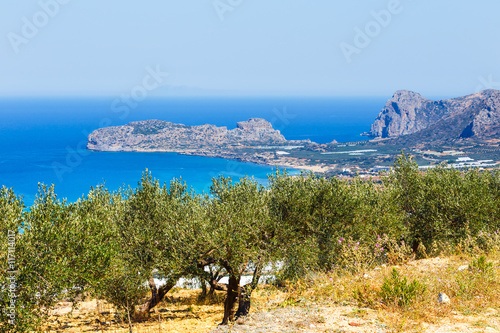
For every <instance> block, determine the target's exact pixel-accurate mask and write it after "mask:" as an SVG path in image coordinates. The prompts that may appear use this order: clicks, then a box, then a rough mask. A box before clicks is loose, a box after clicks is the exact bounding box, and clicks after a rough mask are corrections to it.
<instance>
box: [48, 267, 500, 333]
mask: <svg viewBox="0 0 500 333" xmlns="http://www.w3.org/2000/svg"><path fill="white" fill-rule="evenodd" d="M459 264H460V263H457V262H453V263H451V262H450V259H449V258H433V259H426V260H419V261H414V262H410V263H409V264H408V265H407V266H406V269H409V270H413V271H415V272H431V274H439V272H441V271H443V270H444V269H446V268H447V267H451V265H454V266H453V267H455V266H457V265H459ZM377 274H382V273H381V269H380V268H378V270H374V271H372V272H369V273H368V274H367V275H365V276H368V277H369V278H370V276H373V277H374V276H375V275H377ZM198 294H199V291H193V290H177V291H175V292H174V293H172V294H169V296H168V300H166V301H165V302H162V304H161V305H160V306H159V307H158V308H156V309H155V310H154V312H153V313H152V314H151V319H150V320H149V321H147V322H144V323H140V324H134V327H133V331H134V332H138V333H143V332H144V333H145V332H151V333H153V332H179V333H187V332H193V333H195V332H211V333H219V332H220V333H222V332H224V333H225V332H262V333H264V332H338V333H341V332H367V333H372V332H373V333H379V332H380V333H382V332H388V333H389V332H399V331H400V330H398V329H397V328H396V327H397V325H394V323H395V322H396V324H398V323H397V319H396V320H395V319H394V314H392V313H389V312H384V311H382V310H372V309H368V308H360V307H357V306H355V305H353V304H347V303H333V302H332V303H325V302H315V301H310V302H304V303H302V304H301V305H295V306H287V305H286V304H285V303H284V299H285V294H283V293H280V292H279V291H274V292H272V293H267V292H264V291H259V290H257V291H256V292H255V293H254V296H253V305H252V312H251V314H250V315H249V316H248V317H246V318H242V319H239V320H238V321H237V322H236V323H234V324H233V325H232V326H229V327H218V324H219V323H220V322H221V320H222V316H223V304H222V301H223V297H224V296H223V295H222V294H218V296H217V298H218V299H216V300H213V301H212V303H210V304H200V303H199V302H196V298H197V296H198ZM193 304H197V305H193ZM499 310H500V309H494V308H488V307H485V308H484V309H483V311H481V313H477V312H474V313H473V314H470V315H464V314H462V313H458V312H456V311H451V310H450V311H448V312H447V313H448V314H447V315H446V316H443V317H441V318H436V319H435V320H434V321H433V322H432V323H425V322H423V323H421V324H420V325H419V326H418V327H416V328H415V327H414V328H412V329H411V330H410V332H429V333H431V332H433V333H434V332H438V333H447V332H450V333H451V332H500V312H499ZM391 316H392V317H391ZM388 323H391V324H388ZM402 324H404V323H402ZM402 326H404V325H402ZM44 331H45V332H128V331H129V329H128V325H127V324H126V323H124V322H118V320H117V318H116V316H115V312H114V310H113V308H112V306H110V305H108V304H106V303H105V302H103V301H96V300H92V301H87V302H82V303H80V304H79V305H78V306H77V307H76V308H73V307H72V304H71V303H67V302H66V303H65V302H61V303H59V304H58V306H57V307H56V308H55V309H54V310H53V311H52V313H51V317H50V319H49V321H48V322H47V323H46V326H45V327H44Z"/></svg>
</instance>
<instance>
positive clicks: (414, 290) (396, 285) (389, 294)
mask: <svg viewBox="0 0 500 333" xmlns="http://www.w3.org/2000/svg"><path fill="white" fill-rule="evenodd" d="M425 290H426V286H425V285H424V284H422V283H420V282H418V281H417V280H413V281H412V282H411V283H409V282H408V280H407V279H406V277H401V275H399V272H398V271H397V270H396V269H395V268H394V269H393V270H392V272H391V275H390V277H389V278H387V277H385V278H384V283H383V285H382V288H381V291H380V296H381V297H382V300H383V301H384V303H385V304H387V305H393V304H394V305H397V306H399V307H405V308H406V307H408V306H409V305H411V304H412V303H413V302H414V301H415V299H416V298H417V297H418V296H419V295H420V294H422V293H424V292H425Z"/></svg>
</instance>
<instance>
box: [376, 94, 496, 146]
mask: <svg viewBox="0 0 500 333" xmlns="http://www.w3.org/2000/svg"><path fill="white" fill-rule="evenodd" d="M369 134H370V135H371V136H373V137H378V138H399V139H400V140H398V141H423V142H431V141H441V142H449V141H465V140H467V139H475V140H489V139H500V91H499V90H493V89H489V90H484V91H482V92H479V93H476V94H472V95H468V96H465V97H459V98H453V99H446V100H439V101H433V100H429V99H426V98H424V97H422V96H421V95H420V94H418V93H415V92H412V91H407V90H400V91H397V92H396V93H395V94H394V96H393V97H392V98H391V99H390V100H388V101H387V103H386V105H385V107H384V108H383V109H382V111H381V112H380V114H379V115H378V117H377V119H376V120H375V122H374V123H373V124H372V126H371V131H370V132H369Z"/></svg>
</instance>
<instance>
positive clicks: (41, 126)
mask: <svg viewBox="0 0 500 333" xmlns="http://www.w3.org/2000/svg"><path fill="white" fill-rule="evenodd" d="M115 100H116V99H115V98H102V97H101V98H85V99H82V98H78V99H73V98H64V99H60V98H54V99H50V98H43V99H41V98H31V99H15V98H10V99H2V100H0V115H1V117H2V121H1V123H0V186H2V185H3V186H7V187H12V188H13V189H14V191H15V192H16V194H18V195H22V196H23V198H24V200H25V203H26V204H28V205H29V204H32V203H33V202H34V200H35V196H36V193H37V186H38V183H43V184H54V185H55V190H56V193H57V194H58V196H59V198H61V199H62V198H67V199H68V200H69V201H75V200H77V199H78V198H79V197H81V196H82V195H83V194H84V193H87V192H88V190H89V189H90V187H91V186H96V185H99V184H103V183H105V185H106V187H107V188H109V189H110V190H117V189H118V188H120V187H123V186H125V187H127V186H132V187H133V186H136V185H137V182H138V181H139V180H140V178H141V174H142V172H144V170H145V169H148V170H149V171H151V173H152V175H153V177H155V178H157V179H159V180H160V181H161V182H169V181H170V180H171V179H172V178H182V179H183V180H184V181H186V182H187V184H188V186H191V187H193V189H194V190H195V191H196V192H198V193H201V192H203V191H205V192H207V191H208V190H209V187H210V183H211V179H212V178H213V177H216V176H218V175H224V176H229V177H233V178H235V179H238V178H240V177H243V176H245V175H248V176H251V177H254V178H255V179H256V180H257V181H259V182H260V183H263V184H265V183H266V181H267V175H268V174H269V173H271V172H273V170H275V169H276V166H265V165H257V164H252V163H243V162H238V161H234V160H223V159H218V158H205V157H198V156H184V155H178V154H174V153H122V152H116V153H104V152H90V151H87V150H86V149H85V146H86V140H87V136H88V134H89V133H90V132H92V131H93V130H95V129H97V128H99V127H102V126H115V125H124V124H127V123H128V122H130V121H137V120H145V119H161V120H167V121H171V122H175V123H183V124H186V125H199V124H206V123H210V124H215V125H217V126H227V127H228V128H234V127H235V126H236V122H237V121H243V120H247V119H248V118H252V117H259V118H264V119H266V120H268V121H270V122H271V123H272V124H273V127H274V128H275V129H279V130H280V131H281V132H282V134H283V135H284V136H285V137H286V138H287V139H289V140H305V139H310V140H312V141H315V142H319V143H326V142H331V141H332V140H337V141H339V142H348V141H358V140H365V139H366V138H365V137H361V136H360V133H362V132H365V131H367V130H369V128H370V124H371V123H372V122H373V120H374V119H375V117H376V116H377V114H378V112H379V111H380V109H381V108H382V106H383V105H384V103H385V99H384V98H382V97H381V98H310V97H309V98H291V97H280V98H170V99H154V98H150V99H147V100H145V101H144V102H142V103H138V104H137V105H135V106H130V107H129V108H128V109H123V108H122V109H120V110H117V109H116V108H113V102H114V101H115ZM293 172H298V171H296V170H293Z"/></svg>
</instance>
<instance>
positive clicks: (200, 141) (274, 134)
mask: <svg viewBox="0 0 500 333" xmlns="http://www.w3.org/2000/svg"><path fill="white" fill-rule="evenodd" d="M287 142H288V141H287V140H286V139H285V137H284V136H283V135H281V133H280V132H279V131H277V130H274V129H273V128H272V125H271V123H269V122H268V121H266V120H264V119H259V118H252V119H249V120H247V121H242V122H239V123H238V124H237V127H236V128H235V129H232V130H228V129H227V128H226V127H217V126H215V125H200V126H186V125H183V124H174V123H171V122H168V121H162V120H145V121H136V122H131V123H129V124H127V125H125V126H116V127H106V128H101V129H98V130H95V131H94V132H92V133H91V134H90V135H89V137H88V143H87V148H88V149H90V150H98V151H169V152H190V151H191V152H192V151H200V152H203V151H204V150H206V151H213V150H216V149H218V148H239V147H252V146H258V145H283V144H286V143H287Z"/></svg>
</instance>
